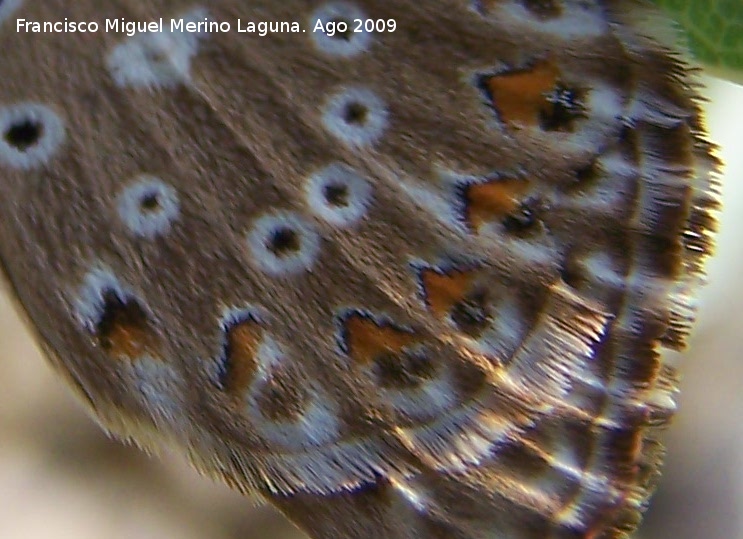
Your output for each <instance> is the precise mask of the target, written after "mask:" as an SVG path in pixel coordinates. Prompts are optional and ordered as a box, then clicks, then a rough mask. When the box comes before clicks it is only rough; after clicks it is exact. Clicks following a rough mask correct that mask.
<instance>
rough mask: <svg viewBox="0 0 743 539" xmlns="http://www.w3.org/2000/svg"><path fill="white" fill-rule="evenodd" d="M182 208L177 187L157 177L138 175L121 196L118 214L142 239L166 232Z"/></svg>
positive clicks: (130, 229) (131, 230)
mask: <svg viewBox="0 0 743 539" xmlns="http://www.w3.org/2000/svg"><path fill="white" fill-rule="evenodd" d="M179 211H180V203H179V201H178V195H177V193H176V191H175V189H173V188H172V187H171V186H169V185H167V184H166V183H165V182H163V181H162V180H161V179H160V178H156V177H155V176H150V175H141V176H138V177H137V178H135V179H134V181H133V182H132V184H131V185H129V186H127V187H126V188H125V189H124V190H123V191H122V192H121V193H120V194H119V197H118V212H119V217H120V218H121V220H122V222H123V223H124V224H125V225H126V227H127V228H128V229H129V231H130V232H132V233H133V234H134V235H135V236H139V237H142V238H147V239H152V238H155V237H156V236H162V235H164V234H167V232H168V231H169V230H170V226H171V223H172V222H173V221H174V220H175V219H176V218H177V217H178V213H179Z"/></svg>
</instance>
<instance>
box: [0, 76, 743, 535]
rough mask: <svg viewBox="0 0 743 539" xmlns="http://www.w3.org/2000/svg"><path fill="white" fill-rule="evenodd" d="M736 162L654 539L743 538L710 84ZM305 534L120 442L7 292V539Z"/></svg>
mask: <svg viewBox="0 0 743 539" xmlns="http://www.w3.org/2000/svg"><path fill="white" fill-rule="evenodd" d="M708 95H709V97H710V99H711V101H712V104H711V105H710V106H709V108H708V110H709V112H708V124H709V128H710V129H711V132H712V134H713V139H714V140H715V141H716V142H718V143H719V144H721V145H722V156H723V158H724V159H725V160H726V162H727V172H726V178H725V180H726V181H725V185H724V201H725V203H726V208H725V211H724V213H723V216H722V229H721V233H720V235H719V246H718V255H717V256H716V257H715V258H714V259H713V260H711V262H710V264H709V281H710V284H709V286H708V287H707V288H706V289H705V290H704V291H703V293H702V295H701V298H700V306H701V308H700V313H699V323H698V325H697V328H696V332H695V335H694V338H693V339H692V343H691V347H690V349H689V351H688V353H686V354H685V355H684V357H683V358H682V364H683V370H684V373H685V378H684V381H683V386H682V393H681V396H680V412H679V414H678V416H677V419H676V421H675V423H674V425H673V427H672V428H671V429H670V430H669V432H668V435H667V437H666V440H667V442H668V446H669V456H668V459H667V463H666V468H665V475H664V478H663V481H662V483H661V487H660V489H659V491H658V493H657V495H656V497H655V499H654V504H653V505H652V507H651V510H650V511H649V513H648V515H647V518H646V522H645V524H644V525H643V527H642V529H641V532H640V535H639V537H640V538H641V539H666V538H673V539H743V361H741V360H740V356H741V351H740V350H741V349H742V348H743V343H741V340H742V337H743V87H740V86H735V85H733V84H730V83H725V82H722V81H710V87H709V93H708ZM101 537H105V538H107V539H134V538H137V539H150V538H152V539H155V538H157V539H263V538H266V539H294V538H296V539H299V538H300V537H301V535H300V534H299V533H298V532H296V531H294V529H293V528H292V526H291V525H290V524H288V523H287V522H286V521H285V520H284V519H283V518H282V517H281V516H280V515H278V514H277V513H275V512H274V511H272V510H270V509H268V508H255V507H253V506H252V504H251V502H250V501H249V500H247V499H244V498H242V497H240V496H239V495H237V494H236V493H233V492H231V491H229V490H228V489H227V487H224V486H222V485H217V484H214V483H212V482H211V481H210V480H208V479H205V478H202V477H199V476H198V475H197V474H196V473H195V472H193V471H191V469H190V468H189V467H188V466H187V465H185V464H184V462H183V461H182V460H181V459H180V458H178V457H176V456H166V458H163V459H154V458H149V457H147V456H145V455H144V454H142V453H140V452H139V451H138V450H136V449H134V448H131V447H125V446H122V445H121V444H119V443H117V442H114V441H111V440H108V439H107V438H106V437H105V436H104V434H103V433H102V432H101V431H100V429H99V428H98V427H97V426H96V425H95V424H94V423H93V422H92V421H91V420H90V419H89V418H88V417H87V416H86V415H85V414H84V412H83V410H82V408H81V406H79V405H78V404H77V403H76V402H75V401H74V400H73V398H72V396H71V394H70V393H69V392H68V391H67V389H66V387H64V385H63V383H62V381H61V380H59V379H56V378H55V377H54V375H53V373H52V371H51V369H50V368H49V367H48V366H47V364H46V363H45V361H44V359H43V358H42V357H41V355H40V354H39V352H38V350H37V349H36V347H35V346H34V344H33V342H32V340H31V338H30V336H29V335H28V333H27V331H26V330H25V328H24V327H23V326H22V324H21V323H20V321H19V320H18V318H17V316H16V314H15V313H14V312H13V310H12V309H11V307H10V304H9V302H8V300H7V298H5V297H2V296H0V539H21V538H22V539H52V538H53V539H68V538H69V539H73V538H74V539H100V538H101Z"/></svg>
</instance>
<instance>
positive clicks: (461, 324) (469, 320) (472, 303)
mask: <svg viewBox="0 0 743 539" xmlns="http://www.w3.org/2000/svg"><path fill="white" fill-rule="evenodd" d="M449 316H450V317H451V319H452V321H453V322H454V323H455V324H456V326H457V329H459V331H461V332H462V333H465V334H466V335H469V336H470V337H478V336H480V334H482V332H483V331H484V330H485V329H486V328H487V327H488V326H489V325H490V323H491V321H492V315H491V313H490V309H489V308H488V299H487V294H486V293H485V291H483V290H476V291H474V292H473V293H471V294H469V295H467V296H466V297H465V298H464V299H462V300H461V301H459V302H457V303H456V304H455V305H454V307H453V308H452V310H451V312H450V313H449Z"/></svg>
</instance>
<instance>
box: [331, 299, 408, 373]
mask: <svg viewBox="0 0 743 539" xmlns="http://www.w3.org/2000/svg"><path fill="white" fill-rule="evenodd" d="M338 325H339V328H340V335H339V344H340V348H341V350H342V351H343V352H344V353H345V354H347V355H348V356H349V357H351V358H352V359H353V360H354V361H355V362H356V363H358V364H361V365H371V364H372V363H374V362H375V361H376V360H377V359H378V358H380V357H386V356H389V355H394V356H398V355H400V354H402V353H403V352H404V351H405V349H406V348H409V347H412V346H414V345H416V344H420V343H422V338H421V337H420V336H419V335H418V334H416V332H415V331H414V330H412V329H410V328H404V327H402V326H398V325H396V324H394V323H393V322H391V321H389V320H386V319H379V318H376V317H374V316H372V315H371V314H368V313H364V312H362V311H358V310H349V311H347V312H345V313H343V314H341V315H339V316H338Z"/></svg>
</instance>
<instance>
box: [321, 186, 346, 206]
mask: <svg viewBox="0 0 743 539" xmlns="http://www.w3.org/2000/svg"><path fill="white" fill-rule="evenodd" d="M348 195H349V193H348V186H347V185H340V184H328V185H326V186H324V187H323V196H324V197H325V200H326V201H327V202H328V204H330V205H331V206H341V207H346V206H348Z"/></svg>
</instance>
